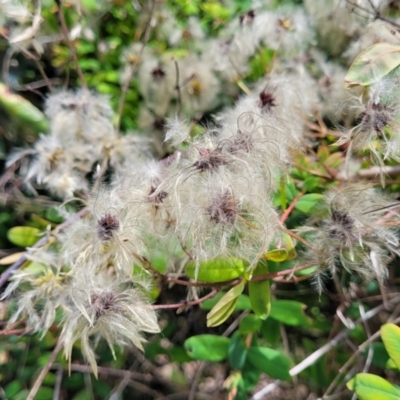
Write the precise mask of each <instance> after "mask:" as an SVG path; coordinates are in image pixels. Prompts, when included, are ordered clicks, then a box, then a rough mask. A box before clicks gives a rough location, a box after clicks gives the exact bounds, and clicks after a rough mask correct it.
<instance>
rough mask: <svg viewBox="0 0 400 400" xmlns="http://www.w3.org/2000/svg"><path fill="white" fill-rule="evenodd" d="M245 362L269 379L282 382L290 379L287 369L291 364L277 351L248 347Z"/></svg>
mask: <svg viewBox="0 0 400 400" xmlns="http://www.w3.org/2000/svg"><path fill="white" fill-rule="evenodd" d="M247 360H248V361H249V362H250V363H251V364H252V365H253V366H254V367H256V368H257V369H259V370H260V371H262V372H264V373H265V374H267V375H269V376H270V377H271V378H274V379H281V380H283V381H288V380H290V379H291V376H290V374H289V369H290V367H291V365H292V362H291V361H290V359H289V358H288V357H287V356H285V355H284V354H283V353H281V352H280V351H278V350H275V349H269V348H267V347H250V349H249V350H248V352H247Z"/></svg>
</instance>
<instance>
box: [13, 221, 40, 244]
mask: <svg viewBox="0 0 400 400" xmlns="http://www.w3.org/2000/svg"><path fill="white" fill-rule="evenodd" d="M39 233H40V230H39V229H37V228H32V227H30V226H14V227H13V228H11V229H9V230H8V231H7V238H8V240H9V241H10V242H11V243H13V244H15V245H16V246H19V247H29V246H33V245H34V244H35V243H36V242H37V241H38V240H39V236H38V235H39Z"/></svg>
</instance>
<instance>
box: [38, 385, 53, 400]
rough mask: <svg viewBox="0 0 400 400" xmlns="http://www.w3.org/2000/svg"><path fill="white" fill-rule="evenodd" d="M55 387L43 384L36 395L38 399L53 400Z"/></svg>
mask: <svg viewBox="0 0 400 400" xmlns="http://www.w3.org/2000/svg"><path fill="white" fill-rule="evenodd" d="M53 393H54V389H51V388H48V387H45V386H42V387H41V388H40V389H39V390H38V392H37V395H36V396H35V399H37V400H52V399H53Z"/></svg>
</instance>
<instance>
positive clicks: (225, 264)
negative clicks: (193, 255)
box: [185, 258, 246, 283]
mask: <svg viewBox="0 0 400 400" xmlns="http://www.w3.org/2000/svg"><path fill="white" fill-rule="evenodd" d="M245 267H246V266H245V262H244V261H242V260H238V259H234V258H231V259H223V258H216V259H214V260H208V261H203V262H201V263H200V265H196V263H195V262H190V263H188V264H187V266H186V268H185V272H186V275H187V276H188V277H189V278H191V279H197V280H199V281H200V282H209V283H219V282H226V281H231V280H232V279H237V278H239V277H241V276H242V275H243V273H244V271H245Z"/></svg>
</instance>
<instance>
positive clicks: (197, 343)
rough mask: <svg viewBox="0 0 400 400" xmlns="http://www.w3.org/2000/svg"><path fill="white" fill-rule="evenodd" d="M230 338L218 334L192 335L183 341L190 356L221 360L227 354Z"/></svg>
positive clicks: (205, 359)
mask: <svg viewBox="0 0 400 400" xmlns="http://www.w3.org/2000/svg"><path fill="white" fill-rule="evenodd" d="M229 343H230V339H228V338H226V337H222V336H218V335H198V336H192V337H191V338H189V339H187V340H186V341H185V343H184V345H183V346H184V348H185V349H186V351H187V353H188V354H189V356H190V357H191V358H193V359H194V360H202V361H222V360H224V359H226V358H227V356H228V348H229Z"/></svg>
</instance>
